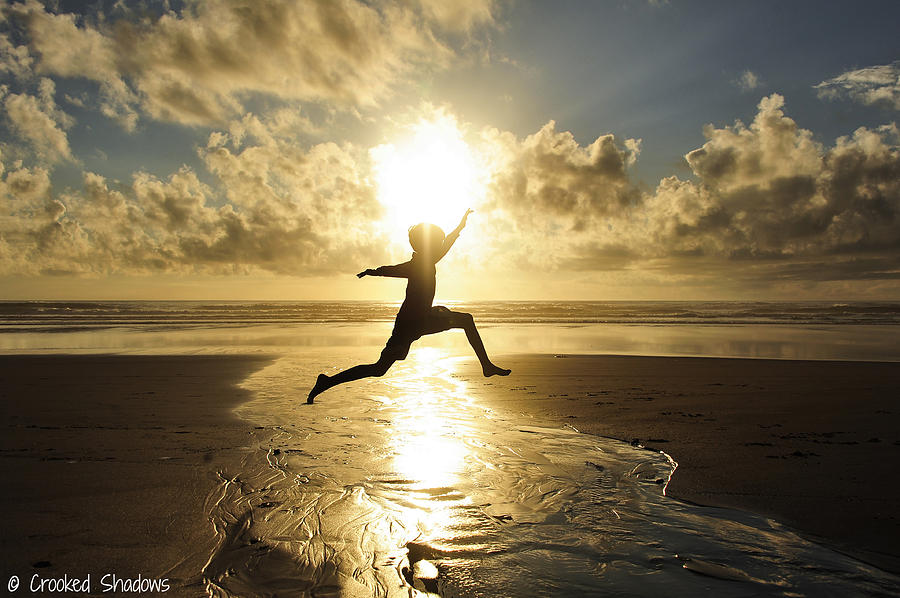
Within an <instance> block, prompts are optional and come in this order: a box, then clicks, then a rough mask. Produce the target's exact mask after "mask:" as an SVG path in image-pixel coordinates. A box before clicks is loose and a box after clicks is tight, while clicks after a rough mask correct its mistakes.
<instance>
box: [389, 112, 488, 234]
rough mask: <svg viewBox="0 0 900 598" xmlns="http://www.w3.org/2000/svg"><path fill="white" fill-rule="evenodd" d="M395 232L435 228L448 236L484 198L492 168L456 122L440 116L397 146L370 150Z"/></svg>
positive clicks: (419, 124) (416, 128)
mask: <svg viewBox="0 0 900 598" xmlns="http://www.w3.org/2000/svg"><path fill="white" fill-rule="evenodd" d="M371 156H372V158H373V161H374V170H375V180H376V183H377V186H378V199H379V201H381V203H382V205H384V206H385V207H386V208H387V222H386V223H385V224H386V226H387V227H389V228H390V229H397V228H406V227H408V226H410V225H412V224H415V223H417V222H432V223H434V224H437V225H438V226H440V227H442V228H444V229H445V231H449V230H450V229H452V228H453V227H454V226H455V225H456V223H457V222H458V221H459V219H460V217H461V216H462V215H463V213H464V212H465V210H466V208H470V207H475V206H477V205H478V204H479V203H480V202H481V200H482V199H483V197H484V194H485V187H486V181H487V178H488V176H487V168H486V167H485V166H484V164H483V160H481V158H480V156H479V155H478V153H477V152H476V151H475V150H473V148H472V147H470V146H469V144H468V143H466V141H465V139H464V137H463V132H462V131H461V130H460V128H459V125H458V123H457V121H456V119H455V118H453V117H452V116H451V115H448V114H447V113H445V112H440V111H438V112H436V113H435V114H433V115H432V116H431V117H430V118H428V119H425V118H423V119H421V120H419V121H418V122H417V123H416V124H415V125H414V126H413V127H411V129H410V131H409V133H408V134H407V135H406V136H404V137H402V138H400V139H399V140H397V141H396V142H393V143H387V144H383V145H379V146H377V147H375V148H373V149H372V150H371Z"/></svg>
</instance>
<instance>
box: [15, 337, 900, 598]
mask: <svg viewBox="0 0 900 598" xmlns="http://www.w3.org/2000/svg"><path fill="white" fill-rule="evenodd" d="M269 361H270V360H269V359H265V358H260V357H241V356H96V355H95V356H64V355H57V356H5V357H0V381H2V382H0V405H2V412H0V416H2V421H3V424H4V434H3V435H2V439H0V459H2V468H3V469H2V472H3V476H4V482H5V484H4V490H3V492H2V499H0V500H2V505H0V506H2V509H3V513H4V515H5V517H4V518H3V523H2V524H0V525H2V533H0V554H2V564H3V571H4V572H5V573H6V574H7V575H11V574H17V575H19V576H20V577H22V578H23V579H27V578H29V577H30V576H31V575H32V574H33V573H39V574H40V575H42V576H44V577H60V576H62V575H63V574H68V575H69V576H84V575H86V574H87V573H91V574H92V579H93V589H94V590H95V591H97V590H99V585H98V578H99V576H100V575H102V574H104V573H115V574H117V575H119V576H120V577H123V578H134V577H136V576H137V575H142V576H143V577H144V578H148V577H149V578H158V577H168V578H170V579H171V580H172V585H173V587H175V588H176V589H177V590H176V591H170V592H169V595H184V594H185V593H186V594H188V595H192V593H193V594H196V593H198V591H200V590H201V589H202V588H201V587H200V586H196V585H190V584H191V583H197V581H198V580H197V578H196V575H197V574H198V572H199V571H200V570H201V569H202V567H203V565H204V564H205V559H206V558H207V557H208V556H209V555H210V554H212V552H213V549H214V544H215V540H216V536H215V534H214V533H213V530H212V527H211V523H210V520H209V513H210V511H209V505H206V504H204V501H205V500H206V499H207V495H208V492H209V490H210V488H214V487H215V485H216V484H217V483H218V482H220V480H217V479H216V477H215V474H216V472H217V471H220V470H223V469H224V470H230V469H235V468H236V467H239V464H240V457H241V456H242V455H244V454H246V451H245V450H243V449H244V448H245V447H247V446H255V444H256V443H257V442H260V441H263V440H264V439H265V438H268V437H269V436H270V432H271V431H270V430H255V429H254V426H253V425H252V424H250V423H247V422H245V421H242V420H240V419H237V418H236V417H234V416H233V415H232V414H231V409H232V408H233V407H235V406H236V405H238V404H241V403H244V402H246V401H248V400H249V399H250V398H251V397H250V393H249V392H247V391H244V390H241V389H240V388H238V387H237V386H236V385H237V384H238V383H240V381H241V380H242V379H244V378H245V377H246V376H248V375H250V374H251V373H252V372H254V371H257V370H259V369H261V368H262V367H264V366H265V365H266V363H268V362H269ZM497 362H498V363H499V364H501V365H503V366H505V367H512V368H513V375H512V376H510V377H509V378H496V377H495V378H492V379H488V380H485V379H484V378H482V377H481V376H480V372H478V371H477V369H476V365H475V363H474V360H471V359H468V358H467V359H464V360H462V361H461V362H460V363H461V365H460V370H459V374H457V375H458V376H459V378H461V379H463V380H465V381H466V382H467V388H468V390H469V391H471V392H472V393H473V394H474V395H475V396H476V398H477V399H478V401H479V403H480V404H483V405H488V406H494V407H495V408H498V409H511V410H514V411H517V412H521V413H524V414H527V415H529V416H531V417H533V418H534V419H535V422H536V423H538V422H541V423H543V422H546V421H549V422H554V421H555V422H556V424H557V425H563V424H570V425H572V426H574V427H575V428H577V429H579V430H581V431H582V432H587V433H593V434H599V435H603V436H610V437H614V438H619V439H623V440H626V441H629V442H631V441H636V442H638V443H640V444H642V445H644V446H649V447H654V448H658V449H660V450H664V451H665V452H667V453H668V454H670V455H672V456H673V457H674V458H675V459H676V460H677V461H678V462H679V468H678V470H677V471H676V473H675V476H674V478H673V480H672V482H671V483H670V485H669V488H668V492H669V494H670V495H673V496H676V497H678V498H681V499H685V500H690V501H693V502H697V503H701V504H706V505H713V506H725V507H732V508H739V509H744V510H749V511H754V512H758V513H763V514H765V515H768V516H772V517H773V518H776V519H778V520H779V521H782V522H785V523H788V524H789V525H792V526H794V527H795V528H797V529H798V530H800V531H801V532H803V533H805V534H806V535H808V536H812V537H818V538H824V539H825V540H826V541H827V543H828V544H829V545H837V546H840V547H843V548H844V549H846V550H847V551H849V552H851V553H852V554H854V555H857V556H859V557H861V558H863V559H864V560H867V561H868V562H871V563H873V564H876V565H879V566H881V567H883V568H886V569H889V570H892V571H898V570H900V567H898V562H900V558H898V554H900V551H898V550H897V549H896V547H895V546H894V542H893V539H894V538H896V537H897V536H898V532H900V520H898V515H897V513H898V512H900V510H898V507H900V499H898V489H900V488H898V486H900V482H898V481H897V479H896V472H897V471H898V464H900V426H898V424H900V406H898V405H897V404H896V399H895V398H894V396H895V395H896V389H897V388H898V387H900V364H882V363H861V362H802V361H765V360H742V359H704V358H668V357H618V356H585V357H581V356H566V357H554V356H550V355H517V356H506V357H498V358H497ZM389 376H390V374H389ZM363 388H364V387H363V386H360V387H359V388H358V389H357V390H363ZM350 390H352V389H350ZM350 415H353V414H352V413H351V414H350ZM357 415H358V414H357ZM298 423H299V422H298ZM185 583H186V584H188V585H187V587H186V588H185V587H184V585H182V584H185Z"/></svg>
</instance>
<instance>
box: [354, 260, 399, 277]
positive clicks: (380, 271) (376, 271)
mask: <svg viewBox="0 0 900 598" xmlns="http://www.w3.org/2000/svg"><path fill="white" fill-rule="evenodd" d="M410 263H411V262H403V263H402V264H397V265H394V266H378V267H377V268H368V269H367V270H363V271H362V272H360V273H359V274H357V275H356V276H357V278H362V277H363V276H390V277H391V278H409V269H410Z"/></svg>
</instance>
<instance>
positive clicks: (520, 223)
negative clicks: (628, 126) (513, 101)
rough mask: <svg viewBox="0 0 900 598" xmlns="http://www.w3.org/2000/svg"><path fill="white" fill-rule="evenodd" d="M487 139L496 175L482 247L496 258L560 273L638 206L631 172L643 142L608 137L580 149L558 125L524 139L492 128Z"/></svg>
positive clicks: (485, 134)
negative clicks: (614, 220) (586, 244)
mask: <svg viewBox="0 0 900 598" xmlns="http://www.w3.org/2000/svg"><path fill="white" fill-rule="evenodd" d="M481 137H482V143H483V144H484V146H485V148H484V150H483V151H484V152H485V154H487V155H489V156H492V162H493V163H492V164H491V166H490V168H491V169H492V170H493V172H494V175H493V177H492V181H491V183H490V186H489V189H488V201H487V203H486V205H485V206H484V210H486V211H494V213H495V214H494V216H493V218H492V220H491V224H490V225H489V226H488V227H487V228H488V230H487V231H486V232H487V234H486V236H487V237H488V238H489V241H487V242H486V243H485V244H484V246H483V247H482V250H483V251H484V250H489V248H490V251H492V252H493V253H494V255H495V256H496V257H494V258H492V259H502V260H506V261H509V262H513V263H517V264H519V265H521V264H526V263H538V262H539V263H541V264H542V266H544V267H556V266H557V265H558V264H560V263H561V261H562V260H564V259H565V258H566V256H568V255H569V254H571V253H572V252H573V251H574V244H577V243H579V242H582V238H583V237H584V236H586V235H594V233H595V231H597V230H601V231H602V230H603V228H602V227H603V226H605V225H604V223H605V222H606V221H607V219H608V218H609V217H611V216H614V215H617V214H620V213H621V212H623V211H626V210H628V209H629V207H630V206H632V205H633V204H634V203H635V202H636V201H637V200H639V191H638V189H637V187H636V186H635V185H634V183H633V182H632V181H631V180H630V179H629V176H628V172H627V171H628V167H629V166H630V165H631V164H632V163H633V162H634V160H635V159H636V158H637V156H638V154H639V153H640V140H636V139H626V140H624V141H620V140H617V139H616V138H615V136H613V135H603V136H600V137H598V138H597V139H595V140H594V141H593V142H592V143H590V144H588V145H587V146H582V145H580V144H579V143H578V142H577V141H576V140H575V138H574V137H573V135H572V134H571V133H570V132H568V131H557V130H556V123H555V122H553V121H550V122H548V123H547V124H546V125H544V126H543V127H542V128H541V129H540V130H539V131H537V132H536V133H534V134H532V135H529V136H527V137H525V138H524V139H521V140H520V139H518V138H517V137H516V136H514V135H513V134H511V133H509V132H502V131H499V130H496V129H490V128H488V129H485V130H484V131H483V132H482V136H481ZM601 236H602V235H601Z"/></svg>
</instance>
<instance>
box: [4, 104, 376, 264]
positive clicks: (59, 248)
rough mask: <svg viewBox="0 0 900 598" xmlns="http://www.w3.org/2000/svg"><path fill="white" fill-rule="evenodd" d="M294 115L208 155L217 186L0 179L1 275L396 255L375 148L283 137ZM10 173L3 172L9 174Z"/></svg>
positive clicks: (216, 144) (139, 178)
mask: <svg viewBox="0 0 900 598" xmlns="http://www.w3.org/2000/svg"><path fill="white" fill-rule="evenodd" d="M283 118H287V117H286V116H284V115H280V114H275V115H274V116H272V117H271V118H270V119H257V118H255V117H248V118H245V119H243V120H242V121H241V122H240V123H236V124H235V126H234V127H233V129H234V130H236V131H238V134H232V133H228V132H222V131H220V132H215V133H213V134H212V135H210V138H209V143H208V145H207V146H206V147H204V148H203V149H202V150H200V152H201V158H202V159H203V160H204V163H205V164H206V166H207V167H208V169H209V172H210V173H211V174H212V178H213V181H212V183H205V182H203V181H201V180H200V177H199V176H198V175H197V173H196V172H195V171H194V170H192V169H190V168H187V167H183V168H182V169H180V170H179V171H177V172H174V173H172V174H170V175H169V176H167V177H157V176H154V175H152V174H149V173H146V172H140V171H139V172H136V173H135V174H134V175H133V177H132V180H131V181H130V182H129V183H119V182H116V181H110V180H108V179H106V178H105V177H103V176H101V175H99V174H96V173H93V172H85V173H84V175H83V180H82V185H81V188H80V189H66V190H65V191H63V192H61V193H56V194H54V193H53V191H52V188H51V186H50V180H49V176H48V174H47V171H46V170H45V169H40V168H35V169H31V170H29V169H27V168H22V167H16V168H14V169H13V170H11V171H9V172H6V173H5V176H4V177H3V178H2V179H0V209H2V211H0V246H2V251H3V252H4V253H3V255H4V259H3V260H2V261H0V274H3V275H9V274H21V275H40V274H42V273H48V272H53V273H57V274H59V273H70V274H90V275H108V274H114V273H132V274H133V273H153V272H169V273H216V274H234V273H250V272H255V271H268V272H275V273H278V274H288V275H301V276H309V275H318V274H322V273H330V274H333V273H335V272H340V271H347V272H349V271H355V268H356V267H357V266H358V264H359V263H361V262H367V261H369V260H372V259H376V260H377V259H386V246H387V243H386V240H385V239H384V238H382V236H381V235H382V233H381V232H380V228H379V227H377V226H374V225H373V222H374V221H377V220H378V218H379V217H380V210H381V207H380V205H379V204H378V202H377V200H376V199H375V193H374V189H373V188H372V186H371V184H370V183H369V182H368V180H367V179H366V178H365V177H364V176H363V174H364V173H365V172H366V169H367V168H368V165H367V160H368V158H367V154H366V152H364V151H360V150H358V148H354V147H352V146H343V147H342V146H338V145H336V144H334V143H323V144H319V145H315V146H313V147H311V148H309V149H303V148H301V147H300V146H298V145H296V141H295V140H293V137H289V136H287V135H283V134H282V132H281V129H280V128H279V127H280V126H282V125H283V120H282V119H283ZM2 172H3V171H2V170H0V173H2Z"/></svg>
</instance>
